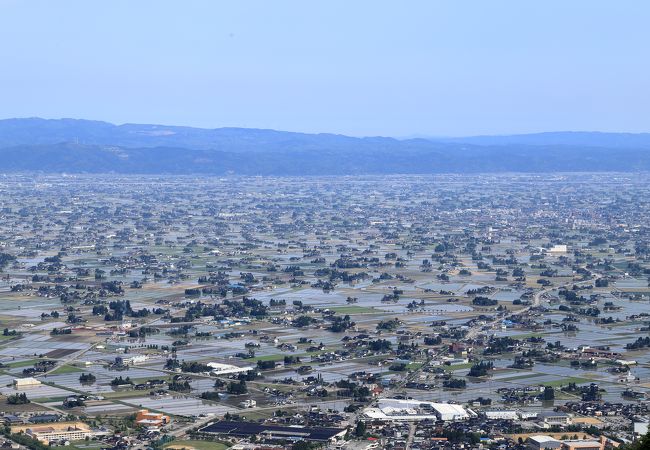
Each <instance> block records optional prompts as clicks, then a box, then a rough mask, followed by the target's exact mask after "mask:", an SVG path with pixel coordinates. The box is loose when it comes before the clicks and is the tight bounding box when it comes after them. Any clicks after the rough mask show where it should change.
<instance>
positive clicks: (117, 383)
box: [111, 375, 133, 386]
mask: <svg viewBox="0 0 650 450" xmlns="http://www.w3.org/2000/svg"><path fill="white" fill-rule="evenodd" d="M127 384H133V381H131V378H129V377H126V378H122V376H121V375H120V376H119V377H115V378H114V379H113V380H112V381H111V386H126V385H127Z"/></svg>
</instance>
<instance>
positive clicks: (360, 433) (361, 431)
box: [354, 421, 366, 437]
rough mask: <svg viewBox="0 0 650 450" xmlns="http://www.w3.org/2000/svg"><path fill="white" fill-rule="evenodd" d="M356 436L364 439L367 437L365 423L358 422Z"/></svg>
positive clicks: (355, 430)
mask: <svg viewBox="0 0 650 450" xmlns="http://www.w3.org/2000/svg"><path fill="white" fill-rule="evenodd" d="M354 434H355V435H356V436H357V437H363V436H365V435H366V424H365V423H363V422H361V421H358V422H357V426H356V428H355V429H354Z"/></svg>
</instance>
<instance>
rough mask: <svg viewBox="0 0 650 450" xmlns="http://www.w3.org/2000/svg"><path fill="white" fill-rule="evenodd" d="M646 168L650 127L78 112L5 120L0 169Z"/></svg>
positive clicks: (335, 171)
mask: <svg viewBox="0 0 650 450" xmlns="http://www.w3.org/2000/svg"><path fill="white" fill-rule="evenodd" d="M648 170H650V134H648V133H643V134H628V133H595V132H594V133H592V132H553V133H538V134H526V135H514V136H477V137H468V138H445V139H442V138H441V139H405V140H399V139H394V138H386V137H368V138H355V137H349V136H343V135H336V134H306V133H292V132H285V131H275V130H261V129H248V128H217V129H202V128H191V127H175V126H166V125H139V124H125V125H113V124H110V123H107V122H98V121H90V120H73V119H60V120H45V119H38V118H31V119H7V120H0V172H15V171H42V172H68V173H75V172H89V173H100V172H116V173H149V174H159V173H174V174H191V173H197V174H201V173H202V174H229V173H233V174H241V175H343V174H345V175H350V174H393V173H410V174H426V173H449V172H453V173H479V172H557V171H563V172H581V171H622V172H631V171H648Z"/></svg>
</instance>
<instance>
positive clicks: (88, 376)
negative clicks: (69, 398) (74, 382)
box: [79, 373, 97, 383]
mask: <svg viewBox="0 0 650 450" xmlns="http://www.w3.org/2000/svg"><path fill="white" fill-rule="evenodd" d="M95 380H97V377H96V376H95V375H93V374H92V373H82V374H81V375H79V381H80V382H81V383H94V382H95Z"/></svg>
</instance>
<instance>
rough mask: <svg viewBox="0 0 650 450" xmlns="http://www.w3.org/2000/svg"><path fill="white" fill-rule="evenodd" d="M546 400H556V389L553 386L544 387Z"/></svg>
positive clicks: (543, 396) (543, 395)
mask: <svg viewBox="0 0 650 450" xmlns="http://www.w3.org/2000/svg"><path fill="white" fill-rule="evenodd" d="M542 398H543V399H544V400H554V399H555V389H553V386H544V393H543V394H542Z"/></svg>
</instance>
